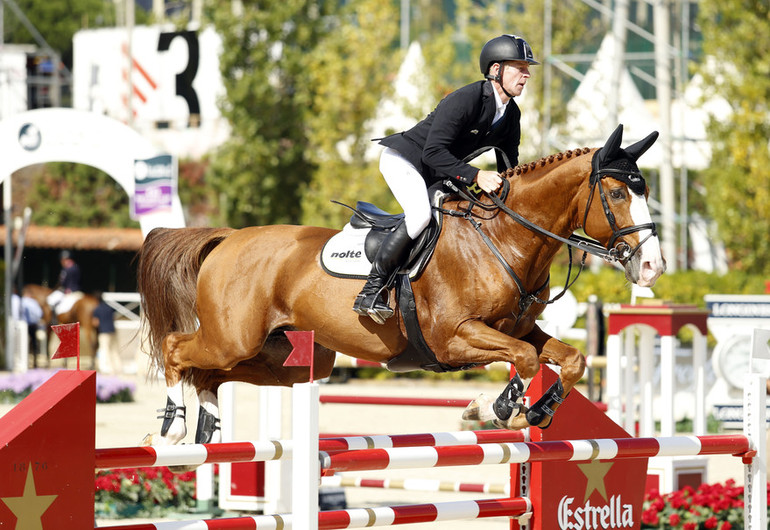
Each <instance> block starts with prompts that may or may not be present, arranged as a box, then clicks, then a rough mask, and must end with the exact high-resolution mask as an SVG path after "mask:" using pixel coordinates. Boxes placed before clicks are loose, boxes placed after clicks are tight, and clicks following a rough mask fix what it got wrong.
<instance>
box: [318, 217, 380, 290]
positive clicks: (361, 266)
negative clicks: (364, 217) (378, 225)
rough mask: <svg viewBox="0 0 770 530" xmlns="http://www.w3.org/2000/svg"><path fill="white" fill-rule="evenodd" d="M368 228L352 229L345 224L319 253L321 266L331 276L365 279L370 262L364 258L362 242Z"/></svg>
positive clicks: (370, 266) (369, 268) (364, 239)
mask: <svg viewBox="0 0 770 530" xmlns="http://www.w3.org/2000/svg"><path fill="white" fill-rule="evenodd" d="M368 233H369V229H368V228H353V227H352V226H350V223H348V224H346V225H345V227H344V228H343V229H342V232H340V233H338V234H335V235H334V236H332V238H331V239H329V241H327V242H326V245H324V248H323V250H322V251H321V265H322V266H323V268H324V270H325V271H326V272H328V273H329V274H331V275H332V276H337V277H339V278H366V276H367V275H368V274H369V271H370V270H371V268H372V262H371V261H369V260H368V259H367V258H366V252H364V242H365V241H366V235H367V234H368Z"/></svg>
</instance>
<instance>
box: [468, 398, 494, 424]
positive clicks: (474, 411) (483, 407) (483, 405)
mask: <svg viewBox="0 0 770 530" xmlns="http://www.w3.org/2000/svg"><path fill="white" fill-rule="evenodd" d="M493 403H494V399H492V398H490V397H489V396H486V395H484V394H481V395H480V396H479V397H477V398H476V399H474V400H473V401H471V402H470V403H468V406H467V407H465V410H464V411H463V419H464V420H467V421H490V420H496V419H497V416H495V411H494V409H493V408H492V404H493Z"/></svg>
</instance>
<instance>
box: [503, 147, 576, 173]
mask: <svg viewBox="0 0 770 530" xmlns="http://www.w3.org/2000/svg"><path fill="white" fill-rule="evenodd" d="M590 151H591V149H590V148H589V147H583V148H579V149H575V150H572V149H570V150H568V151H564V152H563V153H557V154H555V155H549V156H545V157H543V158H541V159H540V160H535V161H534V162H529V163H527V164H520V165H518V166H516V167H512V168H508V169H506V170H505V172H503V174H502V176H503V177H505V178H509V177H513V176H518V175H524V174H526V173H529V172H530V171H534V170H535V169H537V168H543V167H545V166H546V165H548V164H554V163H556V162H560V161H562V160H564V159H565V158H572V157H573V156H574V157H577V156H580V155H584V154H586V153H588V152H590Z"/></svg>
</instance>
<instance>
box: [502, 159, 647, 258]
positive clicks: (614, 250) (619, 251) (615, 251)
mask: <svg viewBox="0 0 770 530" xmlns="http://www.w3.org/2000/svg"><path fill="white" fill-rule="evenodd" d="M594 160H596V156H594ZM616 175H617V176H620V175H623V176H624V177H626V178H630V177H638V178H640V179H641V178H642V173H641V171H638V170H636V171H629V170H621V169H614V168H603V169H597V168H595V167H594V168H592V170H591V177H590V180H589V183H590V184H591V191H590V192H589V194H588V203H587V204H586V208H585V213H584V214H583V229H584V230H585V226H586V223H587V222H588V212H589V211H590V210H591V202H592V201H593V198H594V193H595V191H596V188H599V198H600V199H601V201H602V210H603V211H604V217H606V218H607V222H608V223H609V225H610V229H611V230H612V236H611V237H610V240H609V242H608V243H607V247H606V248H604V250H605V251H607V253H608V254H609V261H617V262H620V263H621V264H622V265H623V266H625V265H626V263H627V262H628V260H630V259H631V258H632V257H634V254H636V253H637V252H638V251H639V249H640V248H641V246H642V245H643V244H644V243H646V242H647V240H648V239H650V238H651V237H653V236H657V235H658V230H657V227H656V226H655V223H652V222H650V223H644V224H640V225H633V226H628V227H626V228H618V225H617V223H616V222H615V214H613V213H612V210H611V209H610V205H609V203H608V202H607V196H606V195H605V193H604V187H603V186H602V185H601V181H602V179H604V178H606V177H613V178H615V177H614V176H616ZM493 201H494V199H493ZM642 230H649V231H650V233H649V234H647V237H645V238H644V239H642V240H641V241H639V244H638V245H636V246H635V247H634V248H633V249H632V248H631V246H630V245H629V244H628V243H627V242H625V241H620V242H619V243H618V244H617V245H615V242H616V241H617V240H618V239H620V238H621V237H624V236H627V235H628V234H633V233H635V232H641V231H642ZM594 243H596V244H597V245H599V243H597V242H594ZM600 246H601V245H600ZM605 259H607V258H605Z"/></svg>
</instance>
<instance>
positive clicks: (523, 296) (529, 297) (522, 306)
mask: <svg viewBox="0 0 770 530" xmlns="http://www.w3.org/2000/svg"><path fill="white" fill-rule="evenodd" d="M445 184H446V185H447V187H449V189H451V190H452V191H453V192H455V193H457V194H459V195H460V196H461V197H462V198H463V199H465V200H467V201H469V203H470V206H469V208H468V210H467V211H465V212H458V211H456V210H448V209H445V208H437V209H438V210H439V211H440V212H441V213H443V214H445V215H451V216H453V217H461V218H463V219H465V220H466V221H468V222H469V223H470V224H471V226H473V228H474V229H475V230H476V232H478V234H479V235H480V236H481V239H482V241H484V243H485V244H486V245H487V247H488V248H489V250H490V251H492V254H493V255H494V256H495V258H497V261H498V262H500V265H502V267H503V269H504V270H505V272H506V273H508V276H510V278H511V279H512V280H513V283H514V284H515V285H516V287H517V288H518V289H519V294H520V296H519V315H521V314H524V312H525V311H526V310H527V309H529V306H531V305H532V304H533V303H534V302H537V303H540V304H544V305H548V304H552V303H554V302H556V301H557V300H559V299H560V298H561V297H562V296H564V295H565V294H566V293H567V290H568V289H569V288H570V287H572V286H573V285H574V284H575V282H576V281H577V279H578V278H579V277H580V273H581V272H582V271H583V268H584V267H585V262H586V257H587V254H586V251H584V252H583V257H582V259H581V260H580V270H578V273H577V275H575V278H573V279H572V281H570V277H571V276H572V246H574V245H571V246H570V247H568V248H569V266H568V269H567V279H566V281H565V284H564V289H563V290H562V291H561V292H560V293H559V294H557V295H556V296H554V297H553V298H551V299H550V300H543V299H542V298H540V297H539V294H540V293H541V292H543V291H544V290H545V288H546V287H547V286H548V284H549V283H550V281H551V276H550V274H549V275H548V278H546V280H545V283H543V285H541V286H540V287H538V288H537V289H536V290H535V291H533V292H531V293H529V292H527V289H526V287H525V286H524V282H522V281H521V278H519V276H518V274H516V272H515V271H514V270H513V268H512V267H511V266H510V264H509V263H508V262H507V261H506V260H505V257H504V256H503V255H502V253H501V252H500V250H499V249H498V248H497V246H496V245H495V243H494V242H493V241H492V240H491V239H490V238H489V236H488V235H487V234H486V233H484V231H483V230H482V229H481V223H479V222H478V221H476V220H475V219H474V218H473V214H472V208H473V206H474V205H475V206H478V207H480V208H482V209H483V210H487V211H489V210H492V209H493V208H492V207H491V206H489V205H486V204H483V203H482V202H481V201H479V200H478V199H476V198H475V197H473V196H471V195H470V194H468V193H467V192H465V190H461V189H460V188H458V187H457V186H455V184H454V183H453V182H451V181H446V182H445ZM503 185H504V187H510V183H509V182H508V180H507V179H504V180H503ZM504 193H507V189H504ZM490 197H491V198H492V200H493V201H494V202H495V204H496V205H497V208H499V209H500V210H502V211H503V212H505V213H506V214H508V215H510V216H511V217H513V218H514V219H515V220H516V221H518V222H520V223H521V224H523V225H524V226H525V227H527V228H530V226H532V227H535V230H534V231H535V232H538V231H540V230H537V229H540V227H539V226H538V225H536V224H534V223H531V222H530V221H528V220H527V219H526V218H524V217H522V216H521V215H519V214H517V213H516V212H514V211H512V210H510V209H509V208H508V207H507V206H505V204H503V203H502V201H500V199H499V197H498V196H497V195H495V194H490ZM500 205H502V207H501V206H500ZM511 214H513V215H511ZM522 221H524V223H522ZM541 230H542V232H541V233H543V234H544V235H549V234H550V235H552V236H554V237H555V238H556V239H558V240H560V241H566V240H565V239H564V238H562V237H560V236H557V235H556V234H551V232H549V231H548V230H545V229H544V228H542V229H541Z"/></svg>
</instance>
